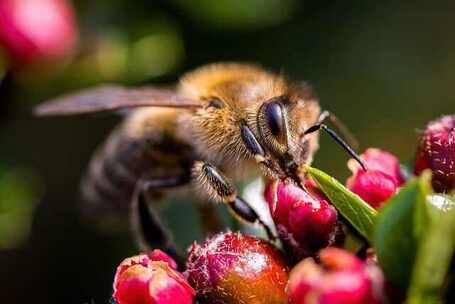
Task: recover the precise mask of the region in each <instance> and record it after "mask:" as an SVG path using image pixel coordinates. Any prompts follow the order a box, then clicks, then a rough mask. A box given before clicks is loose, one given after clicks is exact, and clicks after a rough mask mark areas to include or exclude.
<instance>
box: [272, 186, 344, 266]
mask: <svg viewBox="0 0 455 304" xmlns="http://www.w3.org/2000/svg"><path fill="white" fill-rule="evenodd" d="M307 185H308V186H310V189H311V190H310V191H311V193H310V192H307V191H305V190H303V189H301V188H299V187H297V186H296V185H294V184H293V183H288V182H286V181H272V182H270V183H269V184H268V185H267V187H266V189H265V199H266V201H267V203H268V204H269V208H270V213H271V215H272V219H273V220H274V222H275V225H276V227H277V230H278V234H279V236H280V238H281V240H282V242H283V244H284V246H285V247H286V251H287V252H289V253H290V255H291V256H292V257H293V259H296V260H300V259H301V258H303V257H306V256H310V255H313V254H314V253H315V252H317V251H318V250H319V249H321V248H323V247H327V246H329V245H332V244H334V243H335V241H336V237H337V236H338V233H339V232H340V227H339V225H338V222H337V217H338V213H337V211H336V209H335V208H334V207H333V206H332V205H330V204H329V203H328V202H327V200H326V199H325V196H324V195H323V194H322V192H318V191H319V190H318V189H317V188H316V187H315V185H314V184H310V183H307Z"/></svg>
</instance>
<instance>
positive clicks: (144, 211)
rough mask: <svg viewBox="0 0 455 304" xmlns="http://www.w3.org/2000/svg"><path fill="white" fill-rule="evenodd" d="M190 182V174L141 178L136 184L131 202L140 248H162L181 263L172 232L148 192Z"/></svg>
mask: <svg viewBox="0 0 455 304" xmlns="http://www.w3.org/2000/svg"><path fill="white" fill-rule="evenodd" d="M188 182H189V176H188V177H167V178H161V179H156V180H141V181H139V182H138V183H137V185H136V190H135V191H134V194H133V197H132V203H131V227H132V231H133V235H134V238H135V239H136V242H137V243H138V245H139V247H140V249H141V250H150V249H157V248H158V249H161V250H163V251H164V252H166V253H167V254H169V255H170V256H171V257H172V258H174V259H175V260H176V261H177V263H178V264H179V265H181V263H179V262H182V261H183V259H182V257H181V255H180V254H179V252H178V250H177V247H176V245H175V244H174V241H173V239H172V236H171V233H170V232H169V231H168V230H167V229H166V227H165V226H164V224H163V223H162V221H161V220H160V218H159V216H158V213H157V210H155V208H154V206H153V204H149V199H148V197H147V194H148V193H150V192H153V191H155V192H156V191H160V190H163V189H165V188H172V187H178V186H182V185H184V184H187V183H188Z"/></svg>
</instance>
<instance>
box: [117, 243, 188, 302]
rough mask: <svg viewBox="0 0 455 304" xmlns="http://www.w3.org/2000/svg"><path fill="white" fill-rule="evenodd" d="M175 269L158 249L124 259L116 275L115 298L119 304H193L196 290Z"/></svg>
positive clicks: (173, 262)
mask: <svg viewBox="0 0 455 304" xmlns="http://www.w3.org/2000/svg"><path fill="white" fill-rule="evenodd" d="M175 266H176V263H175V261H174V260H172V258H170V257H169V256H167V255H166V254H165V253H164V252H162V251H159V250H154V251H153V252H151V253H150V254H149V255H147V254H141V255H137V256H134V257H131V258H127V259H125V260H124V261H123V262H122V263H121V264H120V265H119V266H118V268H117V272H116V273H115V279H114V294H113V298H114V299H115V301H116V302H117V303H118V304H171V303H182V304H191V303H193V297H194V294H195V291H194V290H193V289H192V288H191V286H190V285H188V283H187V282H186V280H185V278H184V277H183V275H182V274H180V273H179V272H177V271H176V270H175V269H174V268H173V267H175Z"/></svg>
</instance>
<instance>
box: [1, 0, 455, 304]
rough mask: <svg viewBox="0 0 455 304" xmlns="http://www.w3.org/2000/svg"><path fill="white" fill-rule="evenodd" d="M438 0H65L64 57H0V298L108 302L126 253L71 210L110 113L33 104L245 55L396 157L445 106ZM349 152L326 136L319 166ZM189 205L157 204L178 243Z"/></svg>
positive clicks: (443, 8)
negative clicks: (50, 110)
mask: <svg viewBox="0 0 455 304" xmlns="http://www.w3.org/2000/svg"><path fill="white" fill-rule="evenodd" d="M448 3H449V2H447V3H446V2H442V1H441V2H437V1H433V2H431V3H430V2H425V1H421V2H420V1H414V2H407V1H406V2H405V1H375V2H373V1H297V0H281V1H279V0H232V1H228V0H219V1H211V0H195V1H186V0H173V1H165V0H161V1H152V0H136V1H127V0H97V1H93V0H78V1H74V2H73V5H74V9H75V12H76V16H77V24H78V27H79V41H78V45H77V48H76V49H75V50H74V52H73V54H72V56H70V57H69V58H66V59H65V60H64V61H62V62H58V63H56V62H51V63H49V66H47V65H40V66H39V67H38V68H36V67H34V68H30V69H24V68H21V69H16V68H11V64H8V62H7V60H6V56H2V58H3V59H2V60H0V79H1V80H0V81H1V84H0V269H1V270H0V271H1V272H0V273H1V275H0V286H1V287H0V302H1V303H78V304H80V303H92V302H91V301H93V302H94V303H108V301H109V298H110V294H111V284H112V278H113V273H114V271H115V267H116V266H117V264H118V263H119V262H120V261H121V260H122V259H123V258H124V257H127V256H129V255H132V254H134V253H135V252H136V248H135V246H134V244H133V242H132V241H131V239H130V235H129V233H128V230H127V229H119V230H116V231H106V229H104V230H103V229H102V230H100V229H97V227H94V226H93V225H90V224H88V223H87V222H86V221H85V220H84V219H83V218H82V216H81V214H80V209H79V207H80V205H79V194H78V185H79V179H80V176H81V174H82V172H83V170H84V168H85V166H86V164H87V162H88V160H89V158H90V155H91V153H92V152H93V150H94V149H95V148H96V146H97V145H98V144H99V143H100V142H101V141H102V140H103V138H104V137H105V136H106V134H107V132H108V131H109V130H110V129H111V128H112V127H113V126H114V125H115V124H116V123H117V122H118V121H119V120H120V117H119V116H116V115H97V116H91V117H74V118H73V117H72V118H55V119H36V118H34V117H32V116H31V109H32V107H33V106H34V105H35V104H37V103H38V102H40V101H42V100H45V99H46V98H49V97H52V96H55V95H57V94H59V93H62V92H66V91H68V90H71V89H77V88H82V87H86V86H89V85H94V84H96V83H100V82H119V83H124V84H131V85H139V84H146V83H157V84H166V83H172V82H173V81H175V80H176V79H177V77H178V76H179V75H180V74H181V73H182V72H185V71H187V70H190V69H192V68H194V67H197V66H200V65H202V64H206V63H210V62H216V61H248V62H256V63H259V64H261V65H263V66H265V67H267V68H269V69H272V70H274V71H277V72H280V71H282V72H284V73H285V74H287V75H289V76H290V77H291V78H293V79H305V80H307V81H309V82H310V83H311V84H313V85H314V87H315V88H316V90H317V92H318V95H319V96H320V100H321V103H322V105H323V107H325V108H326V109H329V110H330V111H332V112H334V113H336V114H337V116H338V117H340V118H341V119H342V120H344V121H345V122H346V124H347V125H348V126H349V127H350V128H351V129H352V130H354V133H355V134H356V135H357V136H358V138H359V139H360V141H361V143H362V146H363V147H368V146H375V147H381V148H385V149H387V150H390V151H392V152H394V153H395V154H397V155H398V156H400V158H401V159H402V161H403V162H405V163H406V162H409V161H411V160H412V158H413V154H414V150H415V147H416V141H417V130H418V129H419V128H422V127H423V126H424V125H425V123H426V122H427V121H429V120H430V119H433V118H435V117H437V116H439V115H441V114H451V113H453V112H454V104H455V100H454V99H455V98H454V95H455V94H454V93H453V92H452V91H453V87H454V80H455V39H454V30H455V18H454V16H455V4H453V3H452V4H448ZM0 52H1V51H0ZM2 62H3V63H2ZM8 66H10V68H8ZM346 161H347V156H346V155H345V153H343V152H342V151H341V150H340V148H339V147H338V146H337V145H335V144H334V143H333V142H332V141H330V140H329V139H327V138H326V137H324V136H323V139H322V144H321V149H320V151H319V153H318V154H317V157H316V165H317V166H318V167H320V168H322V169H323V170H325V171H328V172H329V173H331V174H333V175H335V176H337V177H339V178H340V179H342V180H344V178H345V177H346V176H347V175H348V170H347V168H346ZM188 214H191V215H192V216H188ZM194 215H195V212H194V210H193V208H192V207H191V205H190V204H178V205H172V207H168V208H167V209H166V210H165V217H166V220H167V221H168V222H170V225H171V227H172V228H173V230H174V232H175V235H176V240H177V241H178V242H179V244H180V245H181V246H182V247H184V246H186V245H188V243H189V242H190V240H191V239H192V238H194V235H195V233H197V232H198V227H197V222H196V220H195V218H194Z"/></svg>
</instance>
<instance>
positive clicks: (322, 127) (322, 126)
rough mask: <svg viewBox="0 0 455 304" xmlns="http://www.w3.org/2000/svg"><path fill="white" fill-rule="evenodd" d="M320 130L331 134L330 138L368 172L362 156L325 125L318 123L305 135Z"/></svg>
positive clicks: (305, 133)
mask: <svg viewBox="0 0 455 304" xmlns="http://www.w3.org/2000/svg"><path fill="white" fill-rule="evenodd" d="M320 129H322V130H324V131H325V132H326V133H327V134H329V135H330V137H332V138H333V139H334V140H335V141H336V142H337V143H338V144H339V145H340V146H341V147H342V148H343V149H344V150H346V152H348V154H349V155H351V156H352V157H353V158H354V159H355V160H356V161H357V162H358V163H359V164H360V166H361V167H362V169H363V170H364V171H366V170H367V168H366V166H365V163H364V162H363V160H362V159H361V158H360V156H359V155H358V154H357V153H356V152H355V151H354V149H352V148H351V147H350V146H349V145H348V144H347V143H346V142H345V141H344V140H343V139H342V138H341V137H340V136H338V134H337V133H336V132H335V131H333V130H332V129H330V128H329V127H327V126H326V125H325V124H323V123H318V124H316V125H314V126H312V127H310V128H308V129H307V130H306V131H305V132H304V133H303V134H304V135H307V134H310V133H313V132H316V131H318V130H320Z"/></svg>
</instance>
